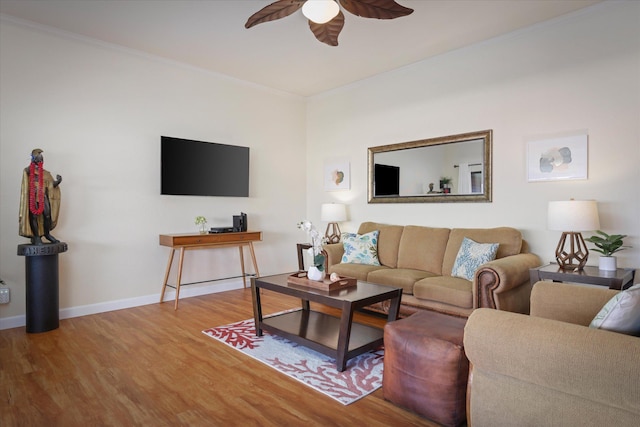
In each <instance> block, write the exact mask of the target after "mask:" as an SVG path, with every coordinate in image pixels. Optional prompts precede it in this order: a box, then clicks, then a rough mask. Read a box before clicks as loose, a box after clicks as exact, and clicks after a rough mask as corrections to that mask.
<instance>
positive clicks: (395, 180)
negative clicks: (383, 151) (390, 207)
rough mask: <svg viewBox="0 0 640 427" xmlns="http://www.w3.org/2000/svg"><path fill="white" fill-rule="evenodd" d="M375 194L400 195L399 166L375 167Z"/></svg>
mask: <svg viewBox="0 0 640 427" xmlns="http://www.w3.org/2000/svg"><path fill="white" fill-rule="evenodd" d="M374 173H375V175H374V177H375V181H374V183H373V193H374V195H376V196H398V195H400V168H399V167H398V166H390V165H381V164H379V163H376V164H375V165H374Z"/></svg>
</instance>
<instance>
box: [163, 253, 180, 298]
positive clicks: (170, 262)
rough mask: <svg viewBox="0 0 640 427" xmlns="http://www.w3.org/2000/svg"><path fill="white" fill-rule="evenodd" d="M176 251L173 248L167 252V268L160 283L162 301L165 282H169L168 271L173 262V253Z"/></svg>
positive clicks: (165, 287) (165, 286)
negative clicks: (162, 281)
mask: <svg viewBox="0 0 640 427" xmlns="http://www.w3.org/2000/svg"><path fill="white" fill-rule="evenodd" d="M175 253H176V250H175V249H171V252H170V253H169V262H168V263H167V270H166V272H165V273H164V283H163V284H162V291H161V292H160V302H161V303H162V301H164V291H165V290H166V289H167V283H169V273H170V272H171V264H172V263H173V254H175Z"/></svg>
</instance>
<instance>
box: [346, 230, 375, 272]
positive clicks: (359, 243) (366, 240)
mask: <svg viewBox="0 0 640 427" xmlns="http://www.w3.org/2000/svg"><path fill="white" fill-rule="evenodd" d="M378 234H379V231H378V230H374V231H371V232H370V233H366V234H355V233H342V244H343V245H344V254H343V255H342V260H341V263H343V264H366V265H380V261H379V260H378Z"/></svg>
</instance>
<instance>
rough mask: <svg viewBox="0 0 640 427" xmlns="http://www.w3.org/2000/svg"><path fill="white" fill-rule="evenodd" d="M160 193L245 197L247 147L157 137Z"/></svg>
mask: <svg viewBox="0 0 640 427" xmlns="http://www.w3.org/2000/svg"><path fill="white" fill-rule="evenodd" d="M160 170H161V172H160V193H161V194H171V195H189V196H229V197H249V147H240V146H236V145H226V144H217V143H211V142H203V141H194V140H190V139H181V138H172V137H169V136H163V137H161V141H160Z"/></svg>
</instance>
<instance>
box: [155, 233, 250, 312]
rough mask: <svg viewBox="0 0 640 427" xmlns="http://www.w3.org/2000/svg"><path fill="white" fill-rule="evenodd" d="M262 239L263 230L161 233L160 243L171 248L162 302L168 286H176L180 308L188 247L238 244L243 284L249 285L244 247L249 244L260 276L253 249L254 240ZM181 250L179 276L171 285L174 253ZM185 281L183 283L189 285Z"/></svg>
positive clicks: (163, 285)
mask: <svg viewBox="0 0 640 427" xmlns="http://www.w3.org/2000/svg"><path fill="white" fill-rule="evenodd" d="M260 240H262V232H261V231H240V232H233V233H210V234H161V235H160V245H161V246H167V247H170V248H171V253H170V254H169V262H168V263H167V271H166V272H165V275H164V283H163V284H162V292H161V293H160V302H161V303H162V301H163V300H164V291H165V290H166V289H167V286H169V287H172V288H175V290H176V301H175V306H174V310H177V309H178V298H179V297H180V280H181V278H182V264H183V261H184V253H185V251H186V250H188V249H212V248H223V247H230V246H237V247H238V249H239V251H240V268H241V269H242V281H243V285H244V287H245V288H246V287H247V274H246V273H245V270H244V254H243V251H242V250H243V247H245V246H248V247H249V252H250V253H251V260H252V261H253V269H254V271H255V276H257V277H259V276H260V272H259V271H258V263H257V262H256V254H255V252H254V250H253V242H258V241H260ZM178 249H179V250H180V259H179V261H178V276H177V279H176V285H175V286H172V285H169V284H168V282H169V273H170V272H171V265H172V264H173V255H174V254H175V252H176V251H177V250H178ZM218 280H221V279H218ZM188 284H190V283H185V284H183V285H188Z"/></svg>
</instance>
